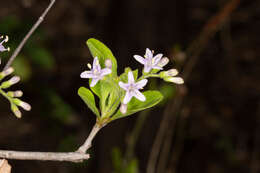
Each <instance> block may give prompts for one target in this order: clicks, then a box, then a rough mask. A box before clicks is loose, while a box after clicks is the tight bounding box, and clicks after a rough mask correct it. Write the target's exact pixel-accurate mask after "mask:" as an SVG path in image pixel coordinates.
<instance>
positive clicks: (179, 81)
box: [164, 77, 184, 84]
mask: <svg viewBox="0 0 260 173" xmlns="http://www.w3.org/2000/svg"><path fill="white" fill-rule="evenodd" d="M164 80H165V81H166V82H172V83H176V84H183V83H184V80H183V79H182V78H181V77H166V78H164Z"/></svg>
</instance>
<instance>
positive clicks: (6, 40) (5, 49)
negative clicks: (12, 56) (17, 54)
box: [0, 36, 10, 52]
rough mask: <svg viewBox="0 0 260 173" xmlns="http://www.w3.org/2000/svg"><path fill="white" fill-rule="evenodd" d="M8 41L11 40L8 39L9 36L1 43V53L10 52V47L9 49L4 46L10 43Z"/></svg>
mask: <svg viewBox="0 0 260 173" xmlns="http://www.w3.org/2000/svg"><path fill="white" fill-rule="evenodd" d="M3 38H4V37H3V36H1V37H0V39H3ZM8 40H9V38H8V36H6V37H5V39H4V40H3V41H1V42H0V52H4V51H9V50H10V48H9V47H8V48H5V47H4V46H3V44H4V43H6V42H8Z"/></svg>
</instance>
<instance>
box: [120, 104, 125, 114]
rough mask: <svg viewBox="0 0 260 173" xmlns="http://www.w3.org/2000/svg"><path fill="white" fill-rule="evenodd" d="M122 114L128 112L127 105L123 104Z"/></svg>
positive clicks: (121, 107)
mask: <svg viewBox="0 0 260 173" xmlns="http://www.w3.org/2000/svg"><path fill="white" fill-rule="evenodd" d="M120 112H121V113H122V114H125V113H126V112H127V104H123V103H122V104H121V106H120Z"/></svg>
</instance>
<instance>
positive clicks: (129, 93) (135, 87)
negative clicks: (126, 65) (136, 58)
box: [119, 71, 148, 104]
mask: <svg viewBox="0 0 260 173" xmlns="http://www.w3.org/2000/svg"><path fill="white" fill-rule="evenodd" d="M147 82H148V80H147V79H143V80H141V81H139V82H136V83H135V80H134V76H133V73H132V71H129V72H128V83H123V82H121V81H120V82H119V86H120V87H121V88H123V89H124V90H126V94H125V97H124V100H123V104H127V103H128V102H129V101H130V100H131V99H132V97H135V98H137V99H138V100H140V101H145V96H144V95H143V94H142V93H141V92H140V91H139V89H142V88H143V87H144V86H145V85H146V84H147Z"/></svg>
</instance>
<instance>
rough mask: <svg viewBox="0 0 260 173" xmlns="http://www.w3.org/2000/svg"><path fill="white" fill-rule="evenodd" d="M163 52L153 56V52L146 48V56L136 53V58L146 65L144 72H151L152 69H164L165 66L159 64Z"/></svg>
mask: <svg viewBox="0 0 260 173" xmlns="http://www.w3.org/2000/svg"><path fill="white" fill-rule="evenodd" d="M162 56H163V54H161V53H160V54H157V55H156V56H153V52H152V51H151V50H150V49H148V48H146V53H145V55H144V58H143V57H142V56H140V55H134V58H135V59H136V60H137V61H138V62H140V63H141V64H143V65H144V72H145V73H149V72H150V71H151V70H152V69H159V70H162V69H163V68H162V67H161V66H160V65H159V64H158V63H159V62H160V60H161V58H162Z"/></svg>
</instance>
